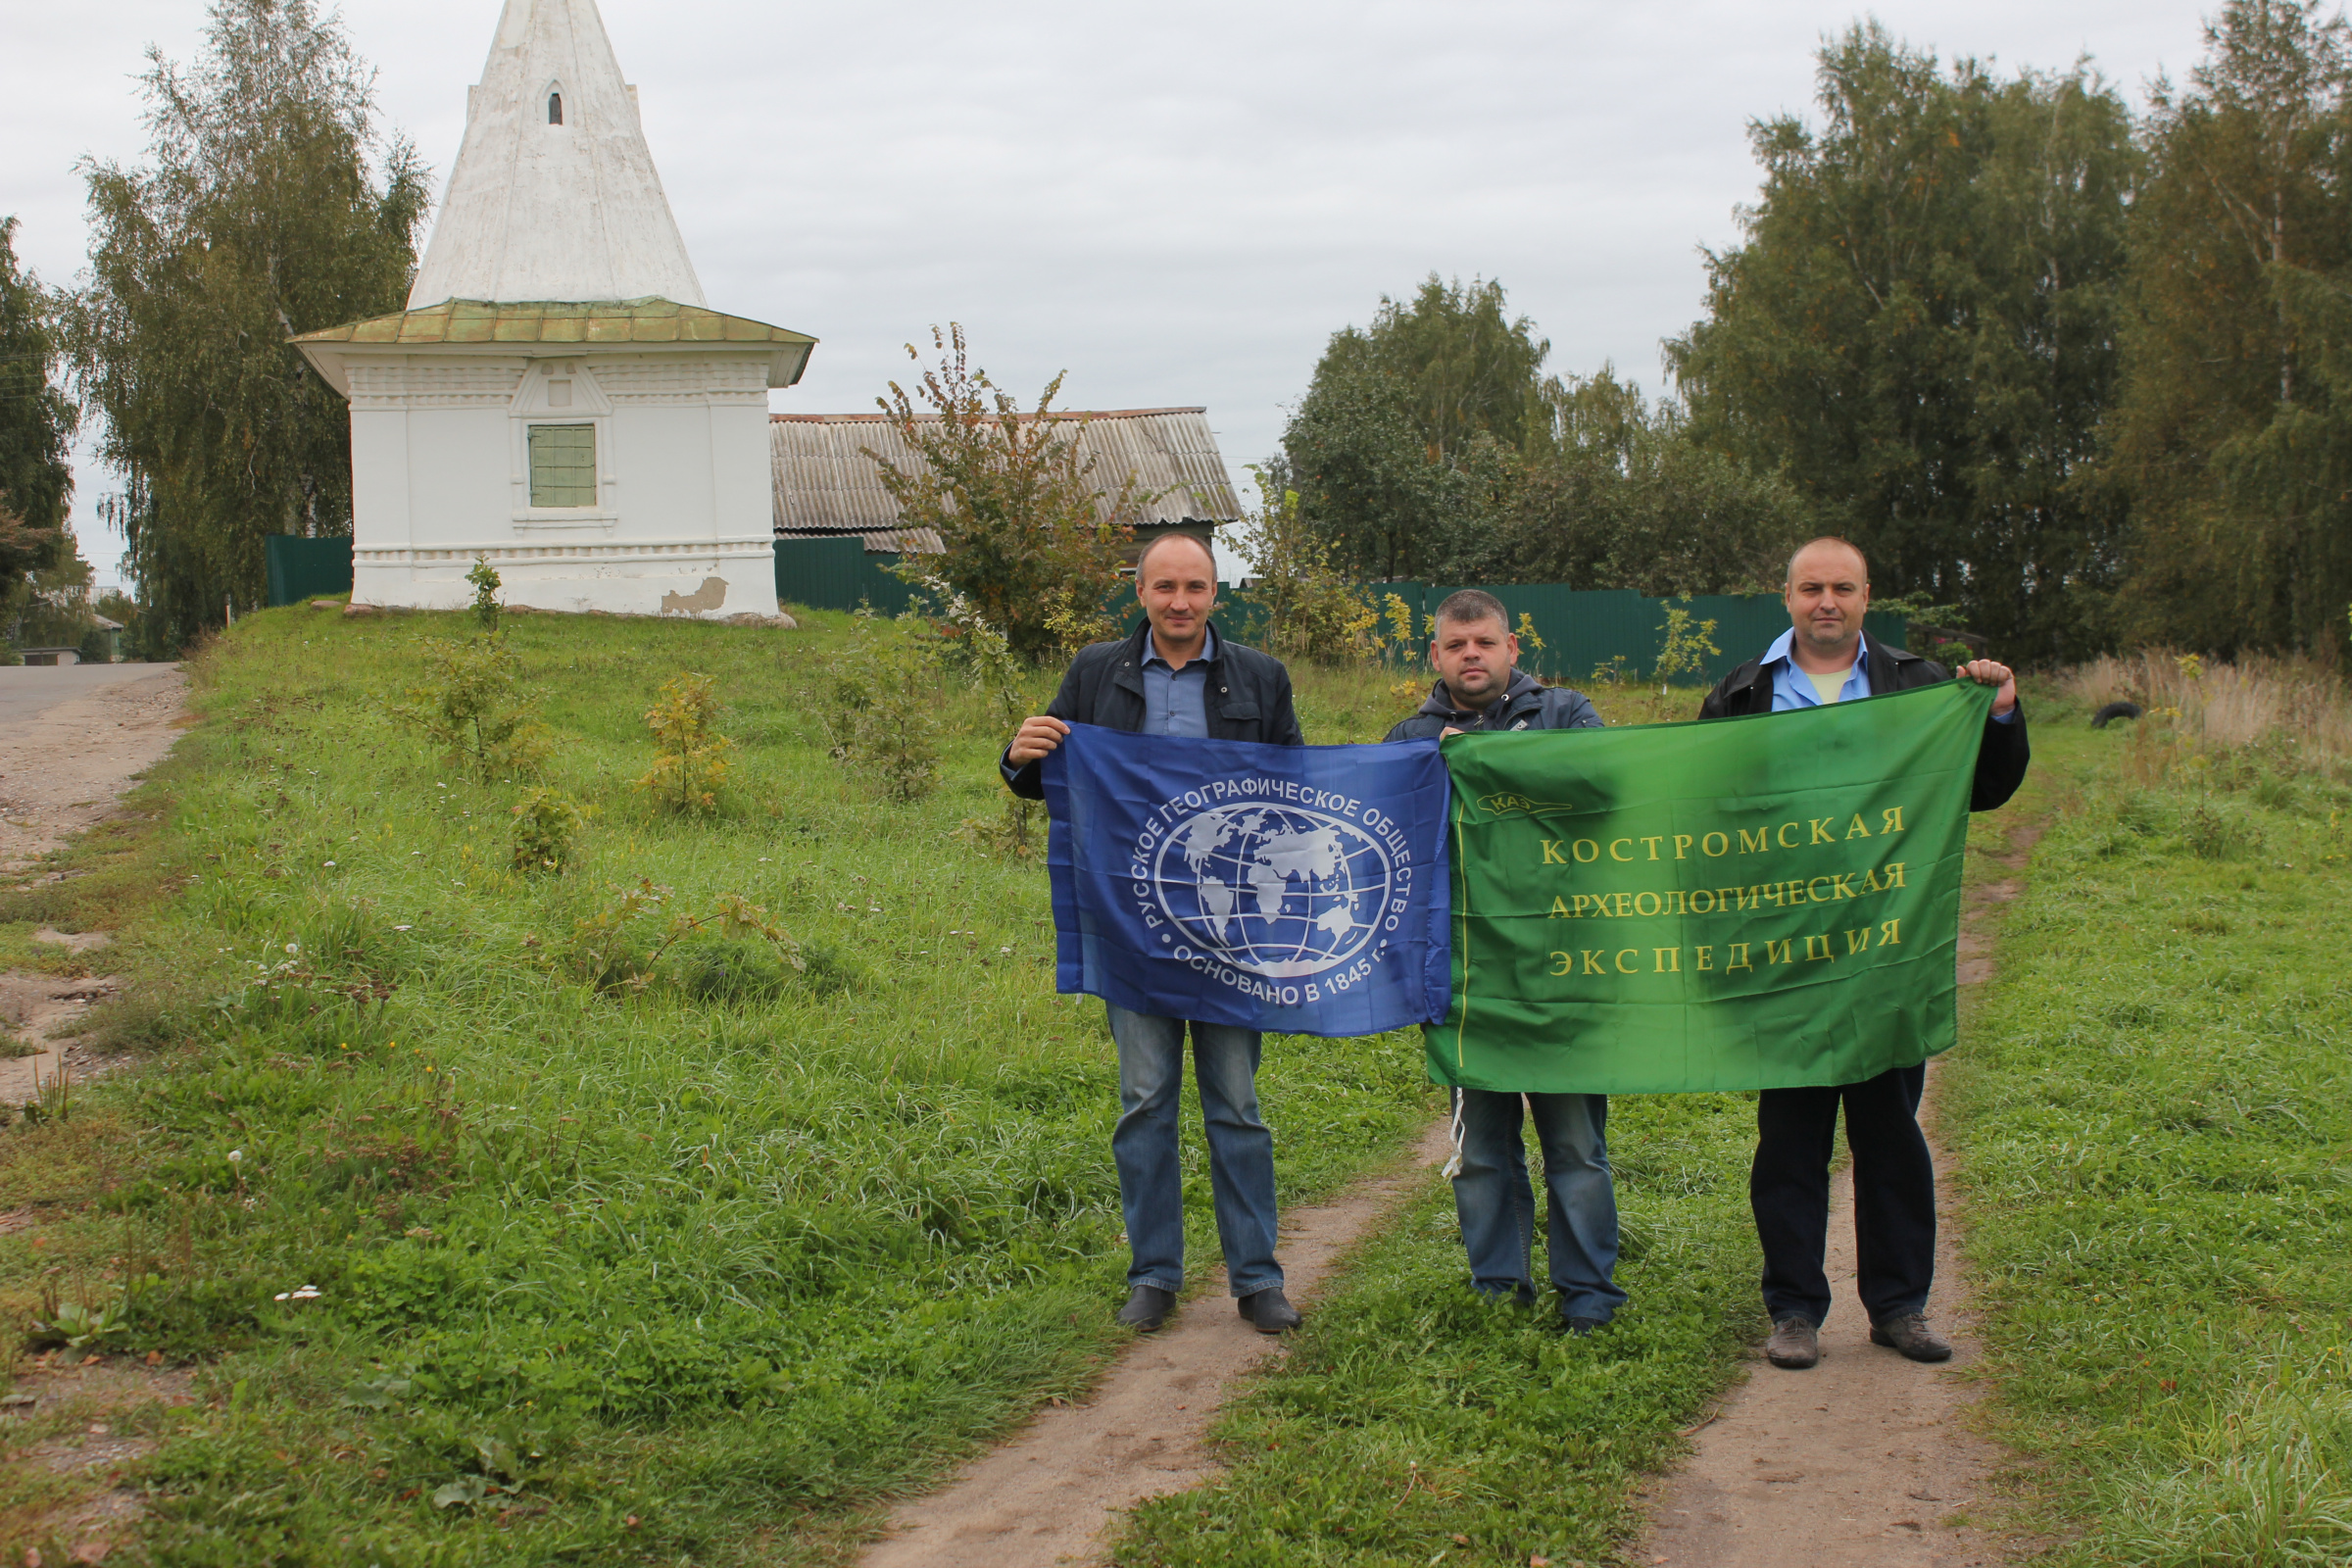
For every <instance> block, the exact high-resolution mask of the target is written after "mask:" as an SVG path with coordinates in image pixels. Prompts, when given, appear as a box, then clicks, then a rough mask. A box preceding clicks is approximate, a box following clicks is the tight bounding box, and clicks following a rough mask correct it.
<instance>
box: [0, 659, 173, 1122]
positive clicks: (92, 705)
mask: <svg viewBox="0 0 2352 1568" xmlns="http://www.w3.org/2000/svg"><path fill="white" fill-rule="evenodd" d="M185 691H186V685H185V682H184V681H183V679H182V678H181V675H180V672H179V666H178V665H176V664H69V665H62V666H60V665H46V666H44V665H25V666H13V667H8V668H0V885H11V886H16V887H31V886H34V885H37V883H38V882H39V881H40V880H41V879H43V878H44V877H54V876H57V875H59V874H60V873H58V872H54V871H50V872H44V871H42V870H41V869H40V866H39V861H40V858H41V857H42V856H44V855H46V854H48V853H49V852H50V851H52V850H54V849H56V848H58V847H59V846H60V845H63V844H64V843H65V842H66V841H67V840H68V839H70V838H72V837H73V835H74V834H76V833H79V832H82V831H83V830H85V829H87V828H89V827H91V826H93V825H94V824H96V823H97V822H98V821H99V820H100V819H102V818H103V817H105V815H106V814H107V813H108V812H109V811H111V810H113V809H115V803H116V802H118V801H119V800H121V799H122V797H123V793H124V792H125V791H127V790H128V789H129V788H130V787H131V785H132V784H134V783H135V782H136V781H137V779H138V777H139V776H140V775H141V774H142V773H144V772H145V771H146V770H147V769H148V768H149V767H151V766H153V765H154V764H155V763H156V762H158V761H160V760H162V759H163V756H164V754H165V753H167V752H169V751H170V750H171V749H172V742H173V741H175V740H177V739H178V738H179V735H180V718H181V713H182V706H181V705H182V698H183V697H184V695H185ZM34 940H35V941H37V942H43V943H47V944H51V945H54V946H56V947H58V948H59V949H60V950H61V951H67V952H73V953H76V954H92V953H95V952H98V951H100V950H102V949H104V948H105V947H106V945H107V939H106V936H105V934H104V933H102V932H94V931H93V932H82V933H77V934H73V935H68V934H66V933H64V932H59V931H51V930H43V931H40V932H37V933H36V934H35V936H34ZM82 967H84V968H85V969H86V968H87V967H88V966H87V965H83V966H82ZM114 988H115V982H114V981H113V979H112V978H111V977H108V976H105V975H89V974H87V973H84V974H83V975H81V976H78V977H66V976H59V975H54V974H39V973H33V972H29V971H25V970H9V971H6V972H0V1036H13V1037H14V1038H15V1039H16V1040H17V1041H18V1042H21V1043H22V1044H23V1045H26V1046H30V1047H32V1048H34V1049H33V1051H32V1054H29V1055H24V1056H10V1057H0V1104H9V1105H18V1104H22V1103H25V1102H26V1101H28V1100H32V1099H34V1098H36V1097H37V1095H38V1094H39V1092H40V1088H41V1086H42V1085H45V1084H51V1083H54V1082H55V1081H56V1079H57V1077H58V1073H59V1070H60V1068H61V1067H64V1068H66V1069H68V1070H69V1072H70V1073H72V1074H78V1075H85V1076H86V1075H87V1074H88V1073H89V1072H90V1071H93V1070H96V1069H97V1068H98V1067H100V1066H101V1065H102V1064H101V1063H98V1062H97V1061H95V1060H94V1059H92V1058H89V1057H87V1056H86V1055H85V1054H82V1053H80V1052H79V1051H78V1049H77V1048H76V1047H75V1046H74V1045H73V1041H72V1039H71V1038H70V1037H71V1035H72V1032H73V1020H74V1019H76V1018H78V1017H79V1016H80V1015H81V1014H82V1013H83V1012H84V1011H86V1010H87V1009H88V1007H89V1005H90V1004H91V1003H93V1002H96V1001H98V1000H100V999H101V998H103V997H105V996H107V995H108V994H109V993H111V992H112V991H113V990H114Z"/></svg>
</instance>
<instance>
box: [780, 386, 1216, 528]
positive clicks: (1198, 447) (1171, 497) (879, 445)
mask: <svg viewBox="0 0 2352 1568" xmlns="http://www.w3.org/2000/svg"><path fill="white" fill-rule="evenodd" d="M937 417H938V416H936V415H932V416H926V417H925V418H927V419H936V418H937ZM1047 417H1049V418H1051V419H1053V420H1054V421H1055V422H1056V423H1060V422H1063V421H1067V422H1068V423H1069V424H1070V425H1071V426H1073V427H1074V429H1075V431H1076V438H1077V445H1078V456H1079V461H1080V462H1081V463H1085V462H1089V461H1091V462H1092V463H1093V464H1094V471H1093V478H1094V480H1095V482H1096V483H1097V484H1098V486H1099V487H1100V489H1101V490H1102V491H1103V493H1105V494H1106V495H1109V494H1116V493H1117V491H1118V490H1119V488H1120V486H1121V485H1122V484H1123V483H1124V482H1125V480H1126V479H1127V478H1128V477H1129V476H1130V475H1132V476H1133V477H1134V479H1135V484H1136V492H1137V494H1138V495H1139V496H1141V497H1143V498H1144V500H1143V502H1142V504H1141V505H1138V506H1134V507H1131V508H1129V509H1128V513H1127V515H1123V516H1121V517H1118V518H1117V519H1116V520H1117V521H1120V522H1124V523H1127V524H1129V525H1130V526H1132V527H1133V528H1134V529H1135V531H1136V544H1135V547H1134V548H1135V549H1137V550H1141V549H1142V548H1143V546H1144V545H1146V544H1148V543H1150V542H1151V540H1152V538H1154V537H1156V536H1157V535H1159V534H1162V533H1168V532H1182V533H1190V534H1193V535H1195V536H1196V537H1198V538H1200V539H1202V540H1207V539H1209V538H1210V537H1211V536H1212V535H1213V533H1214V532H1215V530H1216V529H1217V528H1218V527H1219V526H1221V525H1222V524H1225V523H1228V522H1232V521H1234V520H1235V519H1237V518H1238V517H1240V516H1241V515H1242V510H1241V506H1240V503H1239V502H1238V501H1236V500H1235V498H1234V492H1233V478H1232V476H1231V475H1230V474H1228V473H1227V472H1226V471H1225V458H1224V454H1222V453H1221V452H1219V451H1218V450H1217V437H1216V432H1215V431H1213V430H1211V429H1210V428H1209V425H1208V411H1207V410H1206V409H1204V408H1181V409H1110V410H1104V411H1101V412H1096V413H1081V412H1077V411H1071V412H1068V413H1056V414H1052V415H1049V416H1047ZM767 428H768V451H769V455H770V458H771V460H772V465H771V466H772V467H773V470H774V475H775V516H776V536H777V537H778V538H780V539H841V538H847V537H850V536H852V535H855V536H856V537H858V539H860V540H862V541H863V543H864V545H865V549H866V552H867V553H868V554H869V555H909V554H915V555H919V554H927V553H935V552H937V551H938V550H940V549H941V548H942V547H941V543H940V538H939V535H938V534H936V533H934V532H933V531H932V530H930V529H928V528H909V527H907V526H906V524H905V521H904V519H903V518H901V516H900V515H899V507H898V503H897V502H896V501H894V500H893V499H892V498H891V494H890V491H889V490H888V489H886V488H884V486H883V483H882V473H881V468H880V466H879V465H881V464H889V465H891V466H894V467H897V468H900V469H901V470H903V471H907V472H911V471H913V470H914V469H915V468H916V467H917V466H920V464H921V461H922V460H921V459H920V457H919V456H917V454H916V452H915V450H914V448H913V446H912V445H911V444H910V443H909V442H908V441H907V436H906V433H905V432H904V431H903V430H902V429H901V428H900V426H899V424H898V423H897V421H896V420H894V419H893V418H892V417H890V416H888V415H884V414H775V415H770V416H769V417H768V427H767Z"/></svg>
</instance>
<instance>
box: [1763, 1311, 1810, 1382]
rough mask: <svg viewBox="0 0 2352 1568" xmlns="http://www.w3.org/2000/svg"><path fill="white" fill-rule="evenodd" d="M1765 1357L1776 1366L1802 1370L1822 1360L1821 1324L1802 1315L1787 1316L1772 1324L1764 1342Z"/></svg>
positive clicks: (1797, 1370)
mask: <svg viewBox="0 0 2352 1568" xmlns="http://www.w3.org/2000/svg"><path fill="white" fill-rule="evenodd" d="M1764 1359H1765V1360H1767V1361H1770V1362H1771V1363H1772V1364H1773V1365H1774V1366H1784V1367H1787V1368H1788V1369H1789V1371H1791V1372H1802V1371H1803V1370H1805V1368H1807V1367H1809V1366H1815V1365H1818V1364H1819V1363H1820V1361H1821V1325H1819V1324H1817V1323H1810V1322H1807V1321H1806V1320H1805V1319H1803V1318H1801V1317H1785V1318H1783V1319H1781V1320H1780V1321H1779V1322H1778V1323H1775V1324H1774V1325H1773V1326H1772V1338H1771V1339H1769V1340H1766V1341H1765V1342H1764Z"/></svg>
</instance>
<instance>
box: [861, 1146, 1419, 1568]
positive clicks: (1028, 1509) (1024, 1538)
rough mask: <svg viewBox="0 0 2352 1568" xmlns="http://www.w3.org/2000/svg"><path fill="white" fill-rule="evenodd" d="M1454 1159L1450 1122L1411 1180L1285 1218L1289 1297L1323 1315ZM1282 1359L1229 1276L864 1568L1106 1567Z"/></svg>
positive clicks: (910, 1513) (953, 1487) (1186, 1482)
mask: <svg viewBox="0 0 2352 1568" xmlns="http://www.w3.org/2000/svg"><path fill="white" fill-rule="evenodd" d="M1449 1150H1450V1146H1449V1144H1448V1143H1447V1140H1446V1127H1445V1124H1443V1123H1440V1124H1439V1125H1438V1126H1436V1127H1435V1128H1432V1129H1431V1131H1430V1133H1429V1136H1428V1137H1426V1138H1425V1139H1423V1141H1422V1143H1421V1147H1420V1149H1419V1150H1418V1151H1417V1152H1415V1154H1414V1156H1413V1159H1412V1162H1411V1164H1410V1165H1409V1166H1408V1167H1407V1168H1406V1169H1404V1170H1402V1171H1399V1172H1398V1173H1397V1174H1394V1175H1389V1176H1382V1177H1377V1178H1374V1179H1373V1180H1370V1181H1366V1182H1360V1183H1358V1184H1357V1185H1355V1186H1353V1187H1351V1188H1349V1189H1348V1191H1347V1192H1345V1193H1343V1194H1341V1195H1340V1197H1338V1198H1337V1199H1335V1200H1333V1201H1331V1202H1328V1203H1320V1204H1317V1205H1315V1206H1313V1207H1310V1208H1300V1209H1296V1210H1293V1211H1292V1212H1291V1213H1290V1214H1289V1215H1287V1216H1285V1218H1284V1221H1283V1226H1282V1266H1283V1273H1284V1275H1285V1276H1286V1280H1285V1288H1286V1290H1287V1291H1288V1293H1289V1294H1290V1296H1291V1297H1292V1298H1293V1299H1296V1300H1297V1301H1298V1302H1299V1305H1300V1306H1301V1307H1303V1308H1306V1309H1308V1310H1312V1308H1313V1303H1314V1297H1315V1291H1316V1288H1317V1287H1318V1286H1319V1285H1320V1284H1321V1283H1322V1281H1323V1279H1324V1277H1325V1276H1326V1275H1328V1274H1329V1273H1330V1272H1331V1267H1332V1265H1333V1264H1334V1263H1335V1262H1337V1261H1338V1259H1339V1257H1340V1255H1341V1254H1342V1253H1343V1252H1345V1251H1346V1250H1348V1247H1349V1246H1350V1245H1351V1244H1352V1243H1353V1242H1354V1241H1355V1239H1356V1238H1357V1237H1359V1236H1361V1235H1362V1234H1363V1233H1364V1230H1365V1228H1366V1227H1367V1226H1369V1225H1370V1224H1371V1223H1372V1222H1373V1221H1374V1220H1376V1219H1378V1218H1379V1217H1380V1216H1381V1215H1382V1214H1384V1213H1386V1212H1387V1211H1388V1210H1389V1209H1390V1207H1391V1206H1392V1205H1394V1204H1395V1203H1397V1201H1400V1200H1401V1199H1402V1197H1403V1196H1404V1194H1405V1192H1406V1191H1407V1190H1408V1189H1409V1188H1410V1187H1411V1186H1412V1185H1414V1184H1415V1183H1417V1182H1419V1181H1420V1180H1421V1179H1422V1173H1423V1172H1425V1171H1426V1170H1428V1169H1429V1168H1430V1167H1432V1166H1435V1165H1439V1164H1442V1163H1444V1162H1445V1159H1446V1154H1447V1153H1448V1152H1449ZM1280 1353H1281V1345H1280V1342H1279V1341H1276V1340H1272V1339H1269V1338H1267V1337H1266V1336H1265V1335H1262V1334H1259V1333H1258V1332H1257V1331H1256V1330H1254V1329H1252V1328H1250V1325H1249V1324H1247V1323H1245V1322H1243V1321H1242V1320H1241V1317H1240V1315H1239V1314H1238V1313H1236V1312H1235V1311H1234V1306H1233V1299H1232V1298H1231V1297H1229V1296H1227V1295H1226V1294H1225V1282H1224V1274H1223V1272H1222V1271H1219V1273H1218V1274H1217V1275H1216V1276H1214V1277H1213V1278H1212V1279H1211V1280H1209V1281H1208V1282H1207V1283H1206V1284H1204V1285H1203V1286H1202V1287H1201V1291H1200V1294H1199V1295H1197V1296H1195V1297H1194V1298H1193V1299H1191V1300H1189V1301H1187V1302H1186V1303H1185V1305H1184V1308H1183V1310H1182V1311H1181V1312H1180V1313H1179V1314H1178V1315H1177V1316H1176V1317H1175V1318H1174V1319H1172V1320H1171V1321H1170V1322H1169V1324H1168V1326H1167V1327H1166V1328H1164V1329H1161V1330H1160V1331H1159V1332H1158V1333H1157V1334H1152V1335H1148V1336H1145V1337H1143V1338H1141V1339H1139V1340H1137V1341H1136V1342H1135V1344H1134V1346H1133V1347H1132V1348H1129V1350H1128V1351H1127V1353H1126V1354H1125V1355H1123V1356H1121V1357H1120V1359H1119V1362H1118V1365H1117V1366H1115V1367H1113V1368H1112V1369H1111V1372H1110V1374H1109V1376H1107V1377H1105V1378H1104V1379H1103V1383H1102V1385H1101V1386H1100V1387H1099V1388H1097V1389H1096V1390H1095V1392H1094V1394H1093V1396H1092V1397H1089V1398H1088V1399H1087V1400H1086V1401H1085V1402H1084V1403H1082V1404H1075V1405H1070V1406H1066V1407H1063V1408H1060V1409H1050V1410H1047V1411H1044V1412H1043V1413H1041V1414H1040V1415H1039V1416H1038V1418H1037V1419H1036V1420H1035V1421H1034V1422H1032V1423H1031V1424H1030V1426H1029V1429H1028V1430H1027V1431H1026V1432H1023V1433H1022V1434H1021V1435H1020V1436H1018V1437H1016V1438H1014V1439H1013V1440H1012V1441H1011V1442H1009V1443H1006V1444H1005V1445H1004V1446H1001V1447H998V1448H995V1449H992V1450H991V1451H990V1452H988V1453H986V1454H983V1455H982V1456H981V1457H980V1458H978V1459H976V1460H974V1461H973V1462H972V1463H971V1464H970V1465H969V1466H967V1467H966V1468H965V1469H964V1470H963V1472H962V1473H961V1474H960V1475H958V1476H957V1477H956V1479H955V1480H954V1481H953V1482H951V1483H949V1485H948V1486H947V1487H946V1488H945V1489H943V1490H942V1491H939V1492H936V1493H933V1494H932V1495H930V1496H928V1497H924V1498H921V1499H919V1500H917V1501H915V1502H911V1503H908V1504H907V1506H906V1507H904V1508H901V1509H900V1510H899V1511H898V1512H897V1513H896V1514H895V1515H894V1516H893V1517H892V1519H891V1521H890V1526H889V1533H888V1534H887V1535H886V1536H885V1537H884V1538H883V1540H881V1541H880V1542H878V1543H876V1544H875V1545H874V1546H873V1547H872V1548H871V1549H870V1550H868V1551H867V1552H866V1554H865V1556H864V1557H863V1558H862V1559H861V1562H862V1565H863V1568H931V1565H948V1564H958V1565H960V1564H977V1563H986V1564H988V1568H1052V1565H1053V1564H1055V1563H1071V1562H1092V1561H1097V1560H1099V1559H1100V1556H1101V1551H1102V1547H1103V1539H1102V1538H1103V1533H1104V1530H1105V1527H1107V1526H1108V1525H1110V1524H1111V1523H1112V1522H1113V1521H1114V1520H1115V1519H1116V1518H1117V1516H1118V1515H1119V1514H1120V1513H1122V1512H1124V1511H1125V1510H1127V1509H1129V1508H1132V1507H1134V1506H1135V1505H1136V1504H1137V1503H1139V1502H1141V1501H1143V1500H1144V1499H1145V1498H1146V1497H1155V1496H1159V1495H1163V1494H1165V1493H1170V1492H1182V1491H1184V1490H1185V1489H1186V1488H1188V1487H1194V1486H1198V1485H1200V1484H1201V1482H1202V1481H1203V1480H1205V1479H1207V1478H1208V1477H1209V1476H1210V1475H1212V1474H1214V1473H1215V1471H1216V1469H1217V1464H1216V1461H1215V1460H1214V1459H1213V1458H1212V1457H1211V1456H1210V1455H1209V1453H1208V1451H1207V1449H1206V1448H1205V1447H1203V1446H1201V1434H1202V1433H1203V1432H1205V1431H1207V1430H1208V1424H1209V1422H1210V1421H1211V1420H1212V1419H1214V1418H1215V1416H1216V1413H1217V1409H1218V1406H1220V1405H1221V1404H1223V1403H1224V1401H1225V1398H1226V1396H1227V1394H1228V1392H1229V1391H1230V1390H1231V1388H1232V1386H1233V1385H1234V1383H1235V1382H1236V1381H1237V1380H1238V1379H1240V1378H1242V1377H1245V1376H1247V1375H1248V1374H1249V1373H1250V1372H1253V1371H1256V1370H1258V1369H1259V1368H1260V1367H1262V1366H1263V1365H1264V1364H1265V1363H1266V1362H1267V1361H1268V1360H1269V1359H1270V1358H1271V1357H1273V1356H1275V1355H1278V1354H1280Z"/></svg>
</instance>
